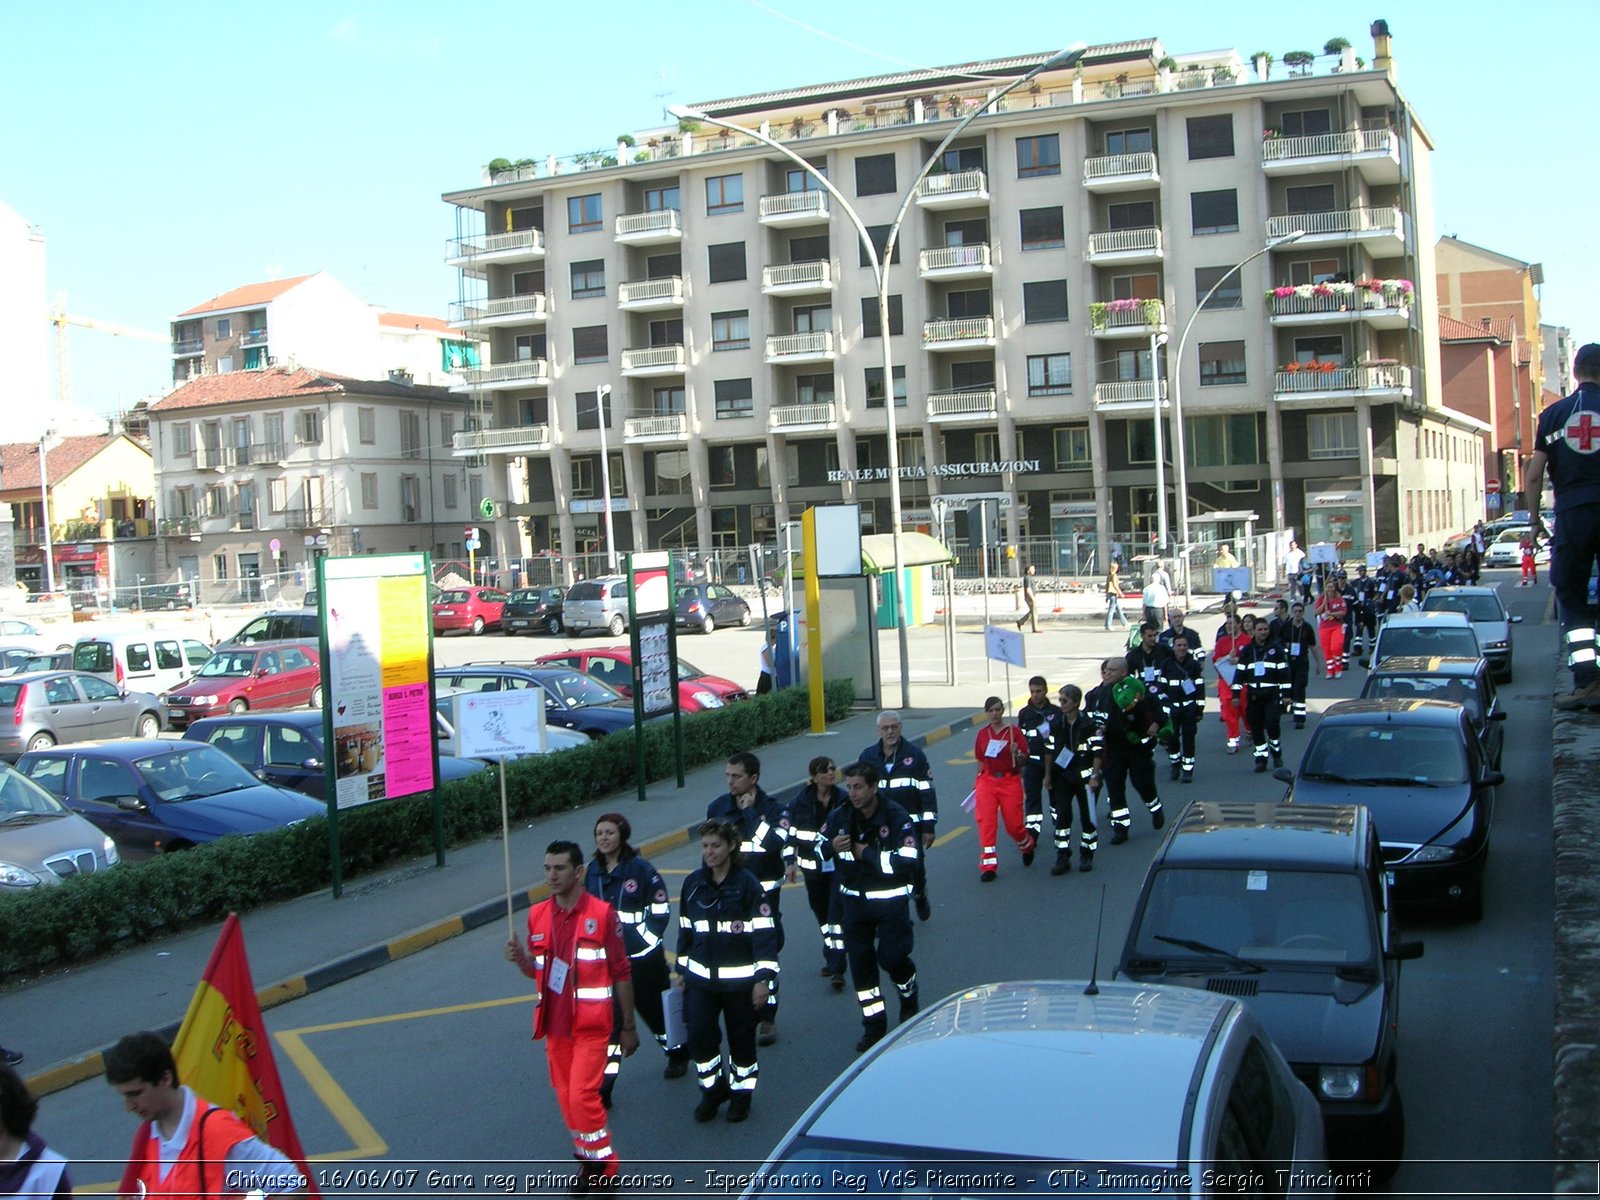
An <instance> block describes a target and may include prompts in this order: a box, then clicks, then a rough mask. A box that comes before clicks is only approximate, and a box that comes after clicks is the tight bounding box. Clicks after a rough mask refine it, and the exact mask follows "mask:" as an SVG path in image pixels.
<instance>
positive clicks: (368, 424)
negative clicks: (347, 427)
mask: <svg viewBox="0 0 1600 1200" xmlns="http://www.w3.org/2000/svg"><path fill="white" fill-rule="evenodd" d="M356 439H357V440H358V441H359V442H360V443H361V444H362V445H363V446H370V445H372V444H373V443H374V442H376V441H377V440H378V411H377V409H374V408H358V409H356Z"/></svg>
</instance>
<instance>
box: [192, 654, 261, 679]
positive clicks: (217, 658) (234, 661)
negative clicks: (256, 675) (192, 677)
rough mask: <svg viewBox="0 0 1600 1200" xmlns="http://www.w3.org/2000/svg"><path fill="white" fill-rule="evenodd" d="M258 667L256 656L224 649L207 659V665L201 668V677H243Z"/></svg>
mask: <svg viewBox="0 0 1600 1200" xmlns="http://www.w3.org/2000/svg"><path fill="white" fill-rule="evenodd" d="M255 669H256V656H255V655H254V654H248V653H234V652H233V651H229V650H224V651H222V652H221V653H220V654H213V655H212V656H211V657H210V658H208V659H206V665H205V666H203V667H201V668H200V670H199V673H198V674H199V677H200V678H201V679H215V678H217V677H219V676H223V677H227V678H231V679H243V678H244V677H245V676H247V675H249V674H251V673H252V672H253V671H254V670H255Z"/></svg>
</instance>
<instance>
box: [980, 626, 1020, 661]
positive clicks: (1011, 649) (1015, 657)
mask: <svg viewBox="0 0 1600 1200" xmlns="http://www.w3.org/2000/svg"><path fill="white" fill-rule="evenodd" d="M983 649H984V653H985V654H987V655H988V656H989V657H990V658H992V659H993V660H994V661H995V662H1003V663H1010V664H1011V665H1012V666H1013V667H1025V666H1027V665H1028V659H1027V655H1026V654H1025V653H1024V652H1023V649H1022V631H1021V630H1020V629H1005V628H1003V627H1001V626H999V625H985V626H984V627H983Z"/></svg>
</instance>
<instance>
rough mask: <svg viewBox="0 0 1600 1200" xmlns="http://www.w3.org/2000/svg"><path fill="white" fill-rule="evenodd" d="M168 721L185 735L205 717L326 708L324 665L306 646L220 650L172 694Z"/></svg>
mask: <svg viewBox="0 0 1600 1200" xmlns="http://www.w3.org/2000/svg"><path fill="white" fill-rule="evenodd" d="M161 699H162V703H163V704H165V705H166V709H167V720H168V722H169V723H170V724H171V725H172V727H173V728H174V729H183V728H185V727H187V726H188V724H189V723H190V722H191V721H198V720H199V719H200V718H201V717H214V716H216V715H217V714H218V713H242V712H246V711H248V710H250V709H265V710H270V709H275V708H296V707H298V706H300V705H302V704H305V705H310V706H311V707H312V708H321V707H322V664H321V660H320V659H319V658H318V657H317V651H316V649H315V648H313V647H312V646H310V645H307V644H306V643H304V642H286V643H274V644H268V645H262V646H249V647H239V648H236V649H233V650H219V651H218V652H217V653H215V654H213V655H212V656H211V658H210V660H209V661H208V662H207V663H206V665H205V666H203V667H201V668H200V670H199V672H198V673H196V675H195V676H194V678H193V679H191V680H189V681H188V682H187V683H184V684H181V685H180V686H178V687H175V688H173V689H172V690H171V691H170V692H168V693H166V695H164V696H163V697H162V698H161Z"/></svg>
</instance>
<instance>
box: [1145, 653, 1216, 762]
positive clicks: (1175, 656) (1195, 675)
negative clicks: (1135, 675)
mask: <svg viewBox="0 0 1600 1200" xmlns="http://www.w3.org/2000/svg"><path fill="white" fill-rule="evenodd" d="M1200 671H1201V667H1200V659H1199V658H1197V657H1196V656H1195V655H1193V654H1190V653H1189V639H1188V638H1186V637H1184V636H1182V635H1181V634H1180V635H1179V636H1178V637H1176V638H1174V639H1173V640H1172V657H1171V658H1169V659H1167V661H1166V662H1164V663H1162V664H1161V671H1160V674H1158V675H1157V676H1156V688H1157V690H1159V691H1160V693H1161V696H1162V701H1163V704H1164V706H1165V708H1166V710H1167V715H1168V716H1169V717H1170V718H1171V720H1172V741H1171V742H1170V743H1169V744H1168V746H1167V757H1168V759H1169V760H1170V763H1171V766H1172V779H1173V781H1174V782H1177V781H1178V780H1180V779H1181V780H1182V781H1183V782H1184V783H1193V782H1194V741H1195V733H1196V732H1197V730H1198V728H1199V725H1200V719H1201V718H1202V717H1203V716H1205V712H1206V684H1205V679H1204V678H1203V677H1202V676H1201V673H1200Z"/></svg>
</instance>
